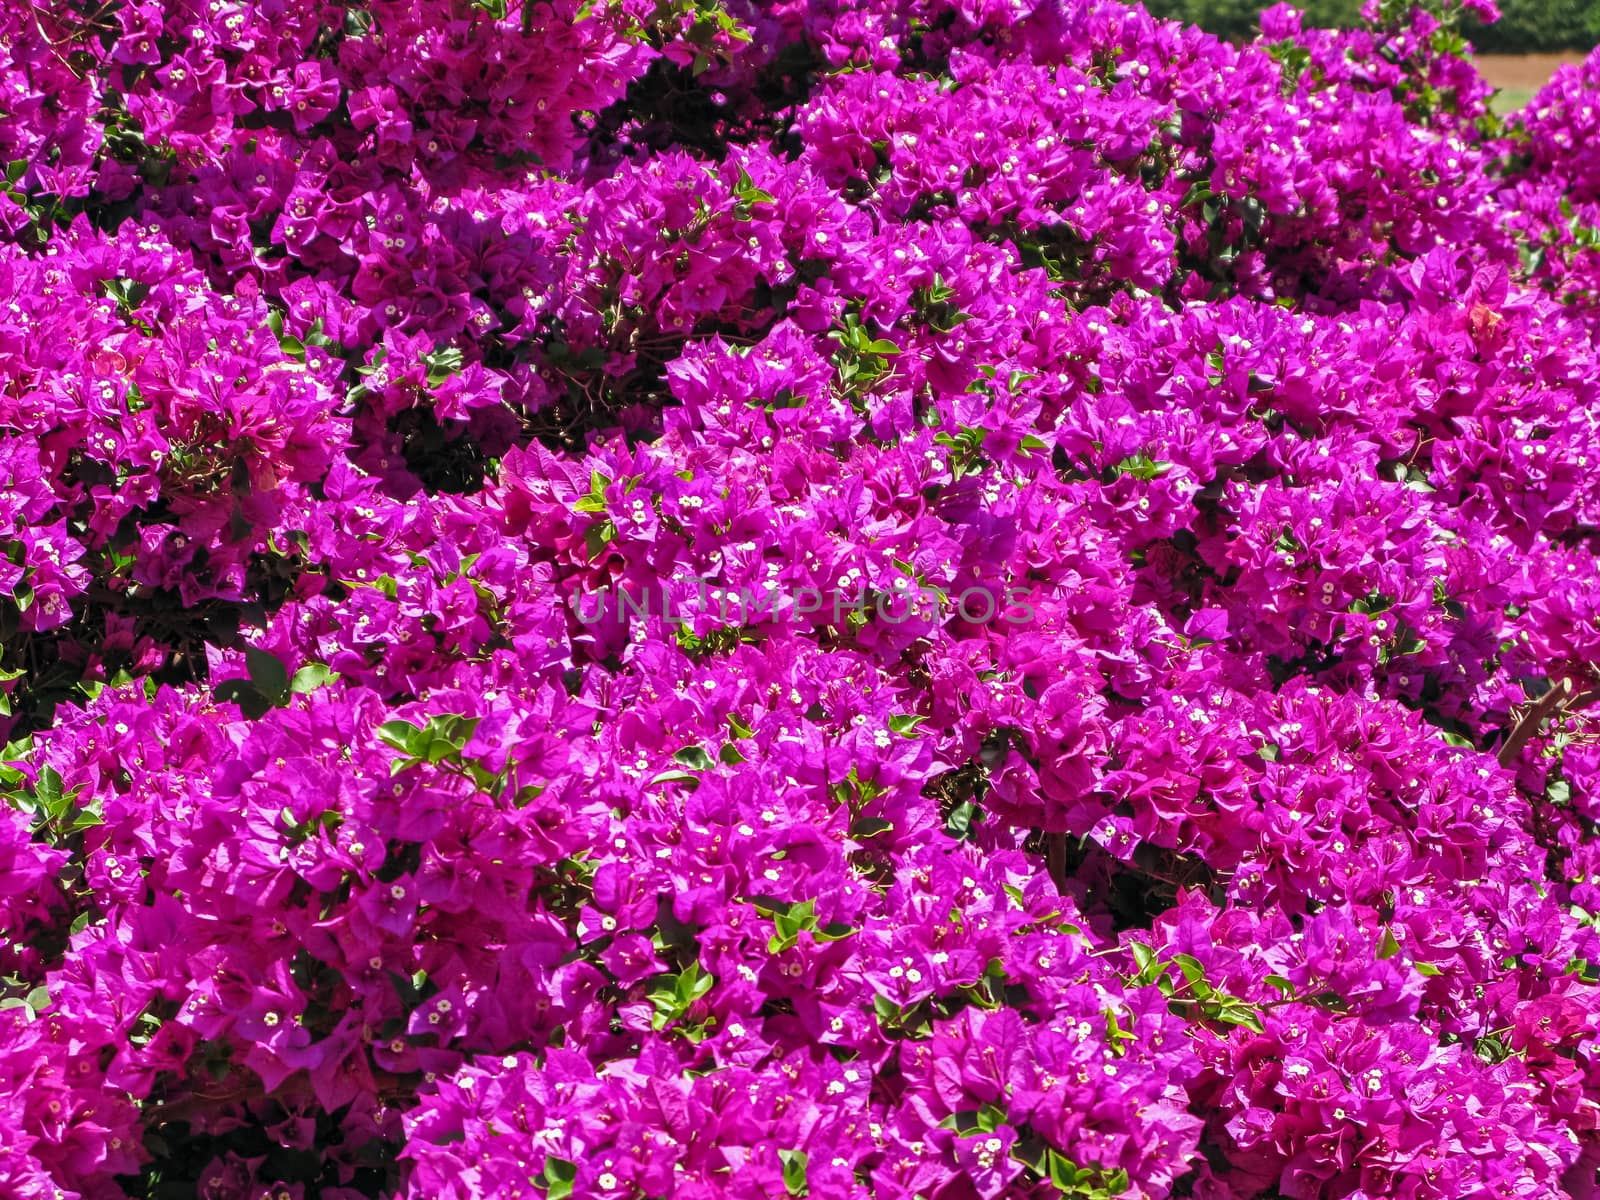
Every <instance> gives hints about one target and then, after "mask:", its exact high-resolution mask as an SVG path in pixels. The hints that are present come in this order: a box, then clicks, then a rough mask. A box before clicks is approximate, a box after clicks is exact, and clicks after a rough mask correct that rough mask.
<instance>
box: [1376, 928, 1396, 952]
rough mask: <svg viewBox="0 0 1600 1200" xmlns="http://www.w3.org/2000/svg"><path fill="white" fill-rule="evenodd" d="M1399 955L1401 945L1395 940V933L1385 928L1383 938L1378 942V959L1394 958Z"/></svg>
mask: <svg viewBox="0 0 1600 1200" xmlns="http://www.w3.org/2000/svg"><path fill="white" fill-rule="evenodd" d="M1399 953H1400V943H1399V941H1397V940H1396V939H1395V936H1394V931H1393V930H1392V929H1390V928H1389V927H1388V926H1385V927H1384V930H1383V937H1382V938H1380V939H1379V940H1378V957H1379V958H1380V959H1385V958H1393V957H1394V956H1395V955H1397V954H1399Z"/></svg>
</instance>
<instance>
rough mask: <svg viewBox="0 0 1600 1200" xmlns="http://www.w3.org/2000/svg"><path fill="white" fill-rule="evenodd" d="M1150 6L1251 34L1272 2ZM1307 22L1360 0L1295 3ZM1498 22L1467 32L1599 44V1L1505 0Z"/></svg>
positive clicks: (1513, 50) (1337, 17)
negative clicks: (1261, 14) (1259, 16)
mask: <svg viewBox="0 0 1600 1200" xmlns="http://www.w3.org/2000/svg"><path fill="white" fill-rule="evenodd" d="M1145 7H1146V8H1148V9H1149V10H1150V11H1151V12H1152V13H1154V14H1155V15H1157V16H1160V17H1171V18H1174V19H1176V20H1179V21H1184V22H1187V23H1188V24H1191V25H1198V26H1200V27H1201V28H1202V29H1205V30H1208V31H1210V32H1211V33H1214V34H1216V35H1217V36H1218V37H1225V38H1234V39H1246V38H1252V37H1254V36H1255V35H1256V34H1257V33H1258V32H1259V31H1260V30H1259V25H1258V14H1259V13H1260V12H1261V10H1262V9H1263V8H1268V7H1270V5H1268V4H1263V3H1258V2H1257V0H1147V3H1146V4H1145ZM1296 7H1298V8H1301V9H1302V11H1303V12H1304V13H1305V23H1306V25H1308V26H1312V27H1315V28H1320V29H1339V28H1345V27H1348V26H1351V25H1355V24H1358V23H1359V22H1360V20H1361V0H1306V3H1305V4H1303V5H1296ZM1500 9H1501V18H1500V20H1499V21H1497V22H1495V23H1494V24H1493V25H1480V24H1477V23H1473V24H1472V25H1471V26H1470V27H1469V29H1468V37H1469V38H1470V39H1471V40H1472V43H1473V45H1474V46H1476V47H1477V48H1478V49H1479V50H1481V51H1483V52H1484V53H1488V54H1537V53H1549V52H1553V51H1557V50H1588V49H1591V48H1592V47H1593V46H1595V45H1596V43H1600V0H1504V2H1503V3H1502V4H1501V5H1500Z"/></svg>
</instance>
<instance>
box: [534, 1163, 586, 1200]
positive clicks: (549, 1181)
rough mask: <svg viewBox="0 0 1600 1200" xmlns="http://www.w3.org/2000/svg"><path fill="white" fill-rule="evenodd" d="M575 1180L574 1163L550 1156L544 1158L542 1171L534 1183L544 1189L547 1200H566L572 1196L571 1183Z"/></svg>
mask: <svg viewBox="0 0 1600 1200" xmlns="http://www.w3.org/2000/svg"><path fill="white" fill-rule="evenodd" d="M577 1178H578V1166H577V1164H576V1163H571V1162H568V1161H567V1160H566V1159H564V1158H556V1157H555V1156H554V1155H550V1156H547V1157H546V1158H545V1160H544V1170H543V1171H542V1172H540V1174H539V1177H538V1179H536V1180H535V1181H534V1182H535V1183H537V1184H538V1185H539V1186H540V1187H542V1188H544V1191H545V1195H546V1196H547V1197H549V1200H566V1197H568V1196H570V1195H572V1183H573V1180H575V1179H577Z"/></svg>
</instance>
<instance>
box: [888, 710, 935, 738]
mask: <svg viewBox="0 0 1600 1200" xmlns="http://www.w3.org/2000/svg"><path fill="white" fill-rule="evenodd" d="M927 719H928V718H927V717H924V716H921V715H920V714H918V713H895V714H894V715H893V716H891V717H890V718H889V730H890V732H891V733H898V734H899V735H900V736H901V737H916V736H917V733H916V729H917V726H918V725H921V724H922V723H923V722H924V721H926V720H927Z"/></svg>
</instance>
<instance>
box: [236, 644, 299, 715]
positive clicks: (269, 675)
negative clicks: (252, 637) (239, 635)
mask: <svg viewBox="0 0 1600 1200" xmlns="http://www.w3.org/2000/svg"><path fill="white" fill-rule="evenodd" d="M244 661H245V667H246V669H248V670H249V672H250V682H251V683H253V684H254V685H255V687H256V690H257V691H259V692H260V693H261V694H262V695H263V696H265V697H266V698H267V699H268V700H271V701H272V702H273V703H274V704H281V703H283V701H285V700H286V699H288V697H289V671H288V668H287V667H285V666H284V665H283V660H282V659H280V658H279V657H278V656H277V655H276V654H273V653H271V652H269V651H266V650H261V649H258V648H257V647H255V646H246V647H245V650H244Z"/></svg>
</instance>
